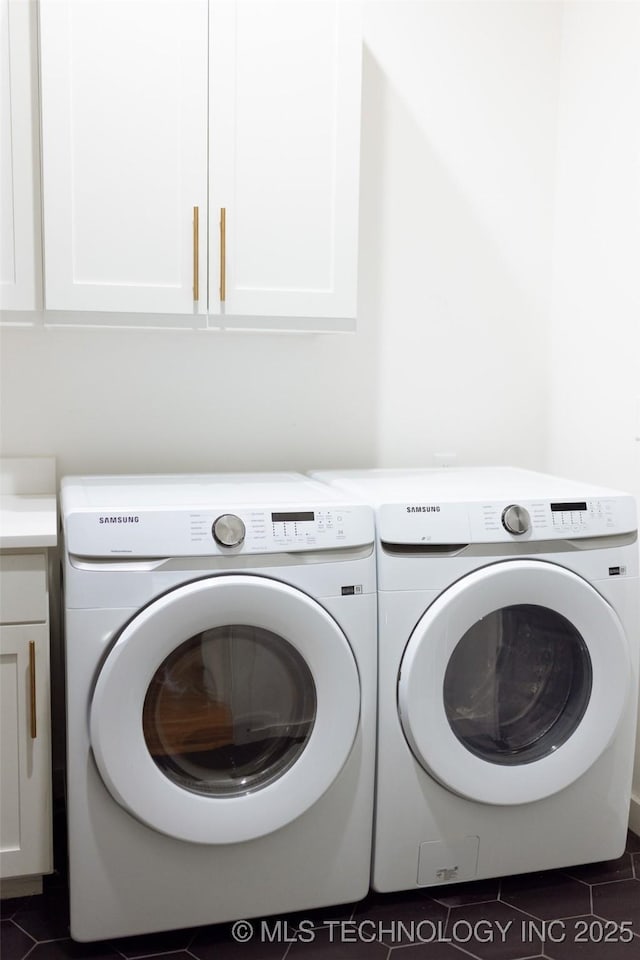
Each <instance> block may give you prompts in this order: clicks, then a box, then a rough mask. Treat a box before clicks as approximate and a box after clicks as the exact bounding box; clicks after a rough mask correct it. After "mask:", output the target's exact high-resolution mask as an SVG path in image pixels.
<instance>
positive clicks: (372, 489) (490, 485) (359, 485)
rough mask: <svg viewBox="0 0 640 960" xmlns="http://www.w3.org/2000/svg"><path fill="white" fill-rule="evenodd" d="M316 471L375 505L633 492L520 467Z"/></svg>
mask: <svg viewBox="0 0 640 960" xmlns="http://www.w3.org/2000/svg"><path fill="white" fill-rule="evenodd" d="M312 475H313V476H314V477H316V478H318V479H319V480H322V481H323V482H326V483H331V484H332V485H335V486H339V487H340V488H341V489H343V490H345V491H347V492H349V493H352V494H353V495H355V496H360V497H362V498H363V499H366V501H367V502H368V503H370V504H371V505H372V506H374V507H381V506H383V505H384V504H404V503H407V502H409V501H415V500H421V499H424V498H425V497H427V498H429V500H437V501H439V502H441V503H474V502H484V501H486V500H506V501H509V502H513V501H516V500H537V499H566V500H568V499H584V498H586V497H589V498H592V497H599V498H607V499H610V498H617V497H625V496H628V495H627V494H625V493H624V492H622V491H620V490H611V489H608V488H606V487H599V486H596V485H595V484H589V483H584V482H578V481H575V480H568V479H565V478H563V477H555V476H552V475H550V474H545V473H536V472H534V471H531V470H523V469H520V468H518V467H447V468H440V469H437V468H434V469H430V468H408V469H373V470H317V471H313V474H312Z"/></svg>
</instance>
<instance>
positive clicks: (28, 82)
mask: <svg viewBox="0 0 640 960" xmlns="http://www.w3.org/2000/svg"><path fill="white" fill-rule="evenodd" d="M36 31H37V14H36V6H35V3H33V2H30V0H0V308H2V309H3V310H37V309H38V308H39V307H40V306H41V274H42V271H41V261H42V252H41V235H40V189H39V185H40V178H39V171H40V157H39V141H38V79H37V78H38V65H37V59H36V49H37V46H36Z"/></svg>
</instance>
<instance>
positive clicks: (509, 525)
mask: <svg viewBox="0 0 640 960" xmlns="http://www.w3.org/2000/svg"><path fill="white" fill-rule="evenodd" d="M502 526H503V527H504V528H505V530H508V531H509V533H513V534H515V535H516V536H518V537H519V536H521V535H522V534H523V533H526V532H527V530H529V529H530V528H531V517H530V516H529V511H528V510H525V508H524V507H521V506H519V504H517V503H512V504H510V506H508V507H506V508H505V509H504V510H503V511H502Z"/></svg>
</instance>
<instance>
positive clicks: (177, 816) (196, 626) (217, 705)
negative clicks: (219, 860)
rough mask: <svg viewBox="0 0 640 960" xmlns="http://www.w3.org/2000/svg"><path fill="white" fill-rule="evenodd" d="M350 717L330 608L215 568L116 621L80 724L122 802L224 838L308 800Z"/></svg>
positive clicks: (343, 649)
mask: <svg viewBox="0 0 640 960" xmlns="http://www.w3.org/2000/svg"><path fill="white" fill-rule="evenodd" d="M359 719H360V677H359V673H358V667H357V664H356V661H355V658H354V655H353V651H352V650H351V647H350V645H349V642H348V640H347V638H346V636H345V634H344V633H343V631H342V629H341V628H340V626H339V625H338V623H337V622H336V621H335V620H334V618H333V617H332V616H331V615H330V614H329V613H328V612H327V611H326V610H325V609H324V608H323V607H322V606H321V605H320V604H319V603H318V602H317V601H315V600H313V599H312V598H311V597H309V596H307V595H306V594H305V593H302V591H300V590H297V589H295V588H294V587H290V586H288V585H287V584H284V583H281V582H279V581H277V580H272V579H270V578H268V577H262V576H257V575H240V574H238V575H236V574H221V575H218V576H213V577H207V578H203V579H201V580H196V581H194V582H192V583H188V584H184V585H182V586H180V587H177V588H176V589H175V590H171V591H169V592H168V593H165V594H164V595H163V596H161V597H159V598H158V599H157V600H154V601H153V602H152V603H150V604H149V605H148V606H146V607H145V608H144V609H142V610H141V611H140V612H139V613H137V614H136V615H135V616H134V617H133V619H132V620H131V621H130V622H129V623H128V624H127V625H126V626H125V627H124V628H123V629H122V631H121V632H120V634H119V635H118V637H117V638H116V640H115V642H114V643H113V645H112V646H111V648H110V650H109V651H108V653H107V655H106V657H105V660H104V663H103V664H102V667H101V669H100V673H99V675H98V678H97V681H96V685H95V688H94V691H93V695H92V699H91V707H90V715H89V734H90V740H91V748H92V752H93V757H94V759H95V763H96V766H97V768H98V772H99V773H100V776H101V778H102V781H103V783H104V785H105V787H106V789H107V790H108V791H109V793H110V794H111V796H112V797H113V798H114V799H115V800H116V801H117V802H118V803H119V804H120V805H121V806H122V807H124V809H125V810H127V811H128V812H129V813H131V814H132V815H133V816H134V817H136V818H137V819H139V820H141V821H142V822H143V823H145V824H146V825H147V826H149V827H151V828H152V829H153V830H156V831H159V832H160V833H164V834H166V835H167V836H170V837H176V838H178V839H180V840H188V841H191V842H194V843H205V844H207V843H208V844H212V843H215V844H224V843H236V842H242V841H245V840H251V839H254V838H256V837H261V836H265V835H266V834H269V833H272V832H273V831H275V830H278V829H280V828H281V827H283V826H284V825H285V824H287V823H290V822H291V821H292V820H295V819H296V818H297V817H299V816H300V815H301V814H303V813H304V812H305V810H307V809H309V807H311V806H312V805H313V804H314V803H316V801H317V800H319V799H320V797H322V795H323V794H324V793H325V791H326V790H328V789H329V787H330V786H331V785H332V784H333V783H334V781H335V780H336V778H337V777H338V775H339V774H340V771H341V770H342V767H343V766H344V764H345V762H346V761H347V758H348V757H349V755H350V753H351V750H352V748H353V746H354V743H355V742H356V737H357V733H358V726H359Z"/></svg>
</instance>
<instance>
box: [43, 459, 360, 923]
mask: <svg viewBox="0 0 640 960" xmlns="http://www.w3.org/2000/svg"><path fill="white" fill-rule="evenodd" d="M61 507H62V510H61V512H62V518H63V527H64V546H65V559H64V606H65V637H66V686H67V748H68V758H67V764H68V770H67V781H68V788H67V801H68V830H69V882H70V904H71V933H72V936H73V937H74V938H75V939H77V940H98V939H104V938H107V937H118V936H125V935H131V934H139V933H149V932H153V931H159V930H166V929H171V928H177V927H188V926H196V925H200V924H208V923H217V922H221V921H227V920H231V919H237V918H240V917H249V916H259V915H265V914H273V913H277V912H281V911H295V910H301V909H306V908H311V907H319V906H323V905H329V904H333V903H340V902H346V901H350V900H356V899H359V898H361V897H363V896H364V895H365V893H366V892H367V890H368V888H369V877H370V856H371V831H372V806H373V776H374V750H375V742H374V740H375V719H376V717H375V695H376V593H375V556H374V552H373V538H374V525H373V515H372V512H371V510H370V509H369V508H368V507H367V506H362V505H360V504H358V503H356V502H354V501H353V500H352V499H351V498H350V497H349V496H348V495H345V494H343V493H339V492H335V491H332V490H329V489H328V488H327V487H325V486H323V485H321V484H319V483H316V482H314V481H312V480H309V479H308V478H305V477H302V476H299V475H296V474H264V475H255V474H254V475H251V474H243V475H234V476H232V475H212V476H166V477H162V476H135V477H68V478H66V479H64V480H63V481H62V491H61Z"/></svg>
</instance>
